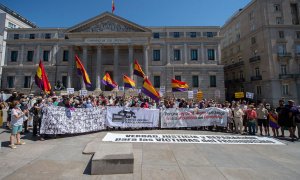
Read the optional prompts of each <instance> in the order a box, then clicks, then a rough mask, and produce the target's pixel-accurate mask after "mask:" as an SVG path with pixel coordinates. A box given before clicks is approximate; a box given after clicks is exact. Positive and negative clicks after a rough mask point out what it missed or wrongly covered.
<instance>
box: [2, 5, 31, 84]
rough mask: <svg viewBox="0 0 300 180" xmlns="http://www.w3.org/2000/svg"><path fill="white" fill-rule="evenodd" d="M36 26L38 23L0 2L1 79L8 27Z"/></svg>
mask: <svg viewBox="0 0 300 180" xmlns="http://www.w3.org/2000/svg"><path fill="white" fill-rule="evenodd" d="M35 27H36V25H35V24H33V23H32V22H30V21H28V20H27V19H25V18H24V17H22V16H21V15H19V14H18V13H16V12H14V11H12V10H10V9H9V8H8V7H6V6H4V5H2V4H0V79H2V78H1V77H2V66H3V65H4V59H5V49H6V38H7V29H15V28H35ZM0 86H1V82H0Z"/></svg>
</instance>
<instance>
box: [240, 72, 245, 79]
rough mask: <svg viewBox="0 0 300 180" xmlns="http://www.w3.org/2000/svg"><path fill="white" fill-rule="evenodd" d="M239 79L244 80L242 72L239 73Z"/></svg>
mask: <svg viewBox="0 0 300 180" xmlns="http://www.w3.org/2000/svg"><path fill="white" fill-rule="evenodd" d="M240 79H244V72H243V71H240Z"/></svg>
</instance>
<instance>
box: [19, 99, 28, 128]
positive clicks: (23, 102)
mask: <svg viewBox="0 0 300 180" xmlns="http://www.w3.org/2000/svg"><path fill="white" fill-rule="evenodd" d="M20 109H21V110H22V112H23V113H24V114H25V116H24V121H23V126H24V133H29V131H28V129H27V125H28V115H29V111H28V105H27V102H26V100H25V99H21V106H20Z"/></svg>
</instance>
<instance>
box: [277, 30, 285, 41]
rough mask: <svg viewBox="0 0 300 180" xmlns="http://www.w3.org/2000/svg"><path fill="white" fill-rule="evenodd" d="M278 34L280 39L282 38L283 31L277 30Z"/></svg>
mask: <svg viewBox="0 0 300 180" xmlns="http://www.w3.org/2000/svg"><path fill="white" fill-rule="evenodd" d="M278 35H279V38H280V39H283V38H284V31H278Z"/></svg>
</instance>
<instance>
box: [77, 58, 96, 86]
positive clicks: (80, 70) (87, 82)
mask: <svg viewBox="0 0 300 180" xmlns="http://www.w3.org/2000/svg"><path fill="white" fill-rule="evenodd" d="M75 61H76V69H77V73H78V75H80V76H82V78H83V81H84V83H85V85H86V86H87V87H91V86H92V83H91V80H90V78H89V75H88V74H87V72H86V70H85V68H84V67H83V65H82V63H81V61H80V59H79V57H78V56H77V55H75Z"/></svg>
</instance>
